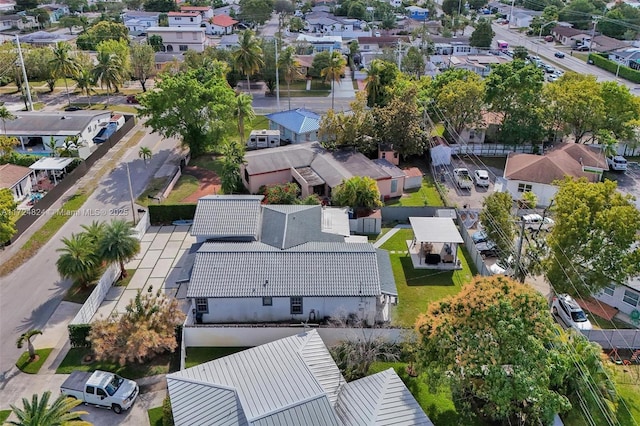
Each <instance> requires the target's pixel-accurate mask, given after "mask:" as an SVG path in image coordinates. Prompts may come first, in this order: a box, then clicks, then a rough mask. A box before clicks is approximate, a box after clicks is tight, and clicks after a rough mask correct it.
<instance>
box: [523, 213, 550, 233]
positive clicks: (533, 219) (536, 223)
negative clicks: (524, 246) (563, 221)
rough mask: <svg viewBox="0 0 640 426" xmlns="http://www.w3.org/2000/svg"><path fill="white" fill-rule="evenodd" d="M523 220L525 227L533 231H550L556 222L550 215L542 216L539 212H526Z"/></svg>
mask: <svg viewBox="0 0 640 426" xmlns="http://www.w3.org/2000/svg"><path fill="white" fill-rule="evenodd" d="M522 220H523V221H524V228H525V229H528V230H531V231H537V230H540V231H548V230H549V229H550V228H551V227H552V226H553V225H554V223H555V222H554V221H553V219H551V218H550V217H542V216H540V215H539V214H537V213H533V214H526V215H524V216H522Z"/></svg>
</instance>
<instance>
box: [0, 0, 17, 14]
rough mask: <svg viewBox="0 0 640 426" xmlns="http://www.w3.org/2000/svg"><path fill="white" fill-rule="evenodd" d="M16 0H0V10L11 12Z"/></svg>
mask: <svg viewBox="0 0 640 426" xmlns="http://www.w3.org/2000/svg"><path fill="white" fill-rule="evenodd" d="M15 6H16V2H15V1H13V0H0V12H13V10H14V9H15Z"/></svg>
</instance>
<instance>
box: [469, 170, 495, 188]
mask: <svg viewBox="0 0 640 426" xmlns="http://www.w3.org/2000/svg"><path fill="white" fill-rule="evenodd" d="M473 181H474V182H475V184H476V186H484V187H488V186H489V183H490V182H491V181H490V180H489V172H488V171H486V170H482V169H480V170H476V171H475V172H473Z"/></svg>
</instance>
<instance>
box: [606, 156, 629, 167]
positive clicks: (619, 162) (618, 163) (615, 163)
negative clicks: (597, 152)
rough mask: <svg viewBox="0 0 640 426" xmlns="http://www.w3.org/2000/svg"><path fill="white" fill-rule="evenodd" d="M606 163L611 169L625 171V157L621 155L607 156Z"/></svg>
mask: <svg viewBox="0 0 640 426" xmlns="http://www.w3.org/2000/svg"><path fill="white" fill-rule="evenodd" d="M607 163H608V164H609V168H610V169H611V170H616V171H625V170H627V159H626V158H624V157H623V156H621V155H616V156H613V157H612V156H609V157H607Z"/></svg>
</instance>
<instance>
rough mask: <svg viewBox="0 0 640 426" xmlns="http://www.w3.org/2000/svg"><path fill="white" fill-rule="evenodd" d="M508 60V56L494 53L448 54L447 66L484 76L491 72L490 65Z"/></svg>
mask: <svg viewBox="0 0 640 426" xmlns="http://www.w3.org/2000/svg"><path fill="white" fill-rule="evenodd" d="M507 62H509V59H508V58H505V57H502V56H496V55H465V56H453V55H452V56H449V58H448V64H445V67H447V68H458V69H465V70H469V71H473V72H475V73H476V74H478V75H480V76H482V77H486V76H488V75H489V74H490V73H491V67H492V66H494V65H499V64H505V63H507Z"/></svg>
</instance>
